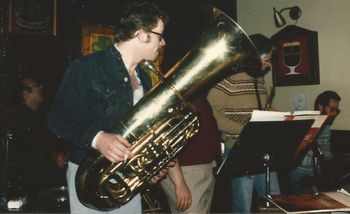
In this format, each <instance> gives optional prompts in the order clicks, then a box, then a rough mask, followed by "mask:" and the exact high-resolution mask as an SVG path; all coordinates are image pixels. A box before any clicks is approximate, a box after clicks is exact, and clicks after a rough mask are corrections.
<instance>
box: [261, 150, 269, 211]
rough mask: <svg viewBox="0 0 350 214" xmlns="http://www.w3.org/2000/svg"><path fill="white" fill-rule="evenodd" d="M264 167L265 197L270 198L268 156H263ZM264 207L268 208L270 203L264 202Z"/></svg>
mask: <svg viewBox="0 0 350 214" xmlns="http://www.w3.org/2000/svg"><path fill="white" fill-rule="evenodd" d="M263 160H264V166H265V167H266V172H265V197H270V167H271V158H270V155H269V154H264V155H263ZM266 207H270V202H269V201H268V200H266Z"/></svg>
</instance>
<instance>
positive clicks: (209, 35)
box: [76, 6, 258, 210]
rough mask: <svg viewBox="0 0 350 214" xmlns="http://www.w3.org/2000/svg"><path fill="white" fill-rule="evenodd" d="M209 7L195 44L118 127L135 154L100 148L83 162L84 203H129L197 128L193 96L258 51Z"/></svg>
mask: <svg viewBox="0 0 350 214" xmlns="http://www.w3.org/2000/svg"><path fill="white" fill-rule="evenodd" d="M208 11H209V12H210V13H211V17H212V18H211V20H210V22H209V27H208V28H207V30H206V31H204V32H203V33H202V36H201V37H200V39H199V40H198V41H197V43H196V44H195V45H194V48H192V49H191V50H190V51H189V52H187V54H186V55H185V56H184V57H183V58H182V59H181V60H180V61H179V62H178V63H176V64H175V65H174V66H173V67H172V68H171V69H170V71H168V72H167V74H166V75H165V76H164V78H161V81H160V82H159V83H158V84H157V85H155V86H154V87H153V88H152V89H151V90H150V91H149V92H147V93H146V94H145V96H144V97H143V98H142V99H141V100H140V101H139V102H138V103H137V104H136V105H135V106H134V107H133V109H132V110H131V111H130V112H129V113H128V114H127V115H126V117H125V118H124V119H123V120H122V121H121V122H120V123H119V124H116V127H115V128H114V129H113V132H114V133H119V134H120V135H122V136H123V137H124V138H126V139H127V140H128V141H129V142H130V143H131V144H132V146H131V147H130V150H131V152H132V154H133V158H131V159H130V160H127V161H125V162H119V163H111V162H110V161H108V160H107V159H106V158H104V157H103V155H101V154H100V153H99V152H97V151H96V152H95V153H94V154H91V155H89V156H88V157H87V158H86V159H85V160H84V162H83V163H82V164H81V165H80V166H79V169H78V171H77V174H76V190H77V195H78V198H79V200H80V201H81V202H82V203H83V204H84V205H85V206H87V207H90V208H93V209H98V210H110V209H114V208H118V207H120V206H121V205H123V204H125V203H127V202H128V201H129V200H130V199H131V198H132V197H133V196H134V195H135V194H136V193H137V192H139V191H140V190H141V189H142V187H144V186H145V185H146V184H148V181H149V180H150V179H151V178H152V177H153V176H154V175H156V174H157V173H158V172H159V171H160V170H161V169H162V168H164V167H165V166H166V165H167V164H168V163H169V162H170V161H171V160H173V159H175V158H176V157H177V156H178V154H179V153H180V152H181V150H182V149H183V147H184V146H185V145H186V142H187V141H188V139H190V138H191V137H192V136H193V135H195V134H196V132H197V131H198V128H199V122H198V117H197V114H196V111H195V109H194V108H193V107H192V106H191V105H190V104H189V103H188V102H187V100H189V98H190V97H191V95H193V94H194V93H196V92H198V91H199V90H201V89H203V88H204V87H205V86H208V85H209V84H210V83H212V82H213V81H214V80H215V79H216V78H218V77H219V78H220V75H222V73H223V72H224V71H226V70H231V71H232V67H234V66H237V65H238V64H239V63H240V62H242V60H243V59H245V58H246V57H247V56H252V55H254V56H255V55H256V56H258V55H257V51H256V48H255V47H254V45H253V43H252V42H251V41H250V39H249V37H248V36H247V35H246V34H245V32H244V31H243V30H242V29H241V28H240V26H238V25H237V24H236V23H235V22H234V21H233V20H232V19H231V18H229V17H228V16H227V15H225V14H224V13H223V12H221V11H220V10H218V9H217V8H215V7H212V6H210V7H209V8H208ZM146 66H147V67H149V68H150V66H149V64H146Z"/></svg>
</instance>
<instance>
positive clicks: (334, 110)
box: [327, 106, 340, 114]
mask: <svg viewBox="0 0 350 214" xmlns="http://www.w3.org/2000/svg"><path fill="white" fill-rule="evenodd" d="M327 107H328V108H329V110H330V111H331V112H336V113H337V114H339V113H340V109H339V108H337V107H332V106H327Z"/></svg>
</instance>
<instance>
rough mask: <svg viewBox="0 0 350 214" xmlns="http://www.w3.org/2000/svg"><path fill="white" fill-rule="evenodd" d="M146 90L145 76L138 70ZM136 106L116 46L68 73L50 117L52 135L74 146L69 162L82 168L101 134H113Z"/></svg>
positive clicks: (76, 64) (82, 61)
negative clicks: (111, 132)
mask: <svg viewBox="0 0 350 214" xmlns="http://www.w3.org/2000/svg"><path fill="white" fill-rule="evenodd" d="M136 71H137V73H138V76H139V77H140V79H141V83H142V85H143V87H144V90H145V91H147V90H148V89H149V88H150V87H151V80H150V78H149V77H148V75H147V74H146V72H141V71H140V68H137V69H136ZM132 106H133V90H132V88H131V85H130V78H129V74H128V71H127V70H126V68H125V65H124V63H123V61H122V58H121V55H120V53H119V52H118V51H117V49H116V48H115V47H114V46H111V47H109V48H107V49H105V50H103V51H99V52H96V53H93V54H90V55H88V56H85V57H82V58H81V59H78V60H75V61H74V62H73V63H72V64H71V65H70V66H69V67H68V69H67V71H66V73H65V75H64V78H63V81H62V83H61V86H60V89H59V91H58V94H57V96H56V98H55V101H54V103H53V105H52V107H51V109H50V112H49V114H48V125H49V128H50V129H51V131H52V132H53V133H55V134H56V135H57V136H58V137H60V138H63V139H64V140H65V141H66V142H68V143H69V144H71V145H72V148H71V151H70V157H69V158H70V161H71V162H73V163H76V164H80V163H81V162H82V161H83V159H84V158H85V156H86V155H87V153H88V152H89V151H94V149H93V148H92V147H91V143H92V140H93V138H94V137H95V136H96V134H97V133H98V132H99V131H105V132H110V131H111V130H112V129H114V128H115V127H116V126H117V125H118V122H119V121H120V120H121V119H122V118H123V116H124V115H126V114H127V113H128V112H129V111H130V110H131V108H132Z"/></svg>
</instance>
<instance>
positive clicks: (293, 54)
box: [283, 41, 301, 75]
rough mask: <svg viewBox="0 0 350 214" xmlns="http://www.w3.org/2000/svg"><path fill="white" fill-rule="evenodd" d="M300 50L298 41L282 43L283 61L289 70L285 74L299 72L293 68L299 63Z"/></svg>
mask: <svg viewBox="0 0 350 214" xmlns="http://www.w3.org/2000/svg"><path fill="white" fill-rule="evenodd" d="M300 61H301V52H300V42H298V41H295V42H289V43H284V44H283V63H284V65H285V66H286V67H288V68H289V70H290V71H289V72H288V73H286V75H295V74H300V73H298V72H295V68H296V67H298V66H299V65H300Z"/></svg>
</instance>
